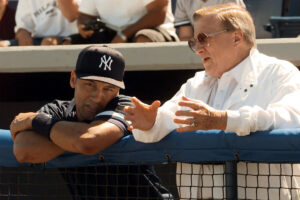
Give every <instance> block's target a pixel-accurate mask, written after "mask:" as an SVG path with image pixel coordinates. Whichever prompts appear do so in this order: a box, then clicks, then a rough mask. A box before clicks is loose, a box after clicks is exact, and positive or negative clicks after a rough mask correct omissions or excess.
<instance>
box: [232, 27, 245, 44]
mask: <svg viewBox="0 0 300 200" xmlns="http://www.w3.org/2000/svg"><path fill="white" fill-rule="evenodd" d="M243 40H244V34H243V32H242V31H241V30H236V31H235V32H234V39H233V41H234V46H237V45H238V44H239V43H241V42H242V41H243Z"/></svg>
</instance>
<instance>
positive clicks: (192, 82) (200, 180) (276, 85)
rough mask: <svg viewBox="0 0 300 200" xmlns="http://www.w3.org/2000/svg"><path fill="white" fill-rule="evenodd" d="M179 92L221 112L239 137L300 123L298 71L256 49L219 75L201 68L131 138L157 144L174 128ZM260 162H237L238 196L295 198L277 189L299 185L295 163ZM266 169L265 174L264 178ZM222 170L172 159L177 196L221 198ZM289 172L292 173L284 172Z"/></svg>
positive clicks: (296, 194) (293, 193)
mask: <svg viewBox="0 0 300 200" xmlns="http://www.w3.org/2000/svg"><path fill="white" fill-rule="evenodd" d="M182 96H186V97H188V98H192V99H197V100H201V101H203V102H205V103H207V104H209V105H210V106H212V107H214V108H215V109H220V110H226V111H227V115H228V120H227V128H226V131H232V132H235V133H237V135H240V136H246V135H249V134H250V132H255V131H261V130H269V129H279V128H299V127H300V103H299V99H300V72H299V71H298V69H297V68H296V67H295V66H294V65H292V64H291V63H289V62H287V61H283V60H279V59H276V58H274V57H269V56H266V55H264V54H261V53H259V52H258V50H256V49H252V50H251V52H250V55H249V56H248V57H247V58H246V59H245V60H243V61H242V62H241V63H239V64H238V65H237V66H235V67H234V68H233V69H231V70H230V71H228V72H226V73H224V74H223V75H222V77H221V78H219V79H217V78H213V77H210V76H208V75H206V74H205V72H198V73H196V75H195V76H194V77H193V78H191V79H189V80H188V81H187V82H186V83H185V84H184V85H182V87H181V89H180V90H179V91H178V92H177V94H176V95H175V96H174V97H173V98H172V99H171V100H169V101H167V102H166V103H165V104H164V105H163V106H162V107H160V108H159V111H158V114H157V117H156V121H155V124H154V126H153V127H152V129H151V130H149V131H140V130H133V135H134V138H135V139H136V140H137V141H141V142H146V143H150V142H157V141H160V140H161V139H162V138H164V137H165V136H166V135H168V134H169V133H170V132H171V131H173V130H174V129H176V128H177V127H178V125H176V124H175V123H174V122H173V119H174V117H175V114H174V113H175V112H176V111H177V110H180V109H186V108H182V107H180V106H178V101H179V100H181V97H182ZM246 165H247V167H246ZM259 166H260V167H259V168H257V164H256V163H253V164H251V163H245V162H239V163H238V174H239V175H238V198H239V199H248V198H249V199H255V198H259V199H266V200H267V199H272V200H277V199H278V200H279V199H300V191H299V189H292V190H289V189H279V188H280V187H284V188H299V186H300V180H299V178H298V177H299V176H300V166H299V165H298V164H293V165H292V164H271V165H269V164H263V163H260V164H259ZM292 169H293V170H292ZM245 170H246V171H245ZM268 170H269V172H270V174H269V175H268V176H263V174H264V172H266V171H268ZM292 172H293V173H292ZM248 173H251V174H257V176H256V177H257V179H256V177H255V176H248ZM213 174H214V175H213ZM223 174H224V168H223V166H222V165H202V164H201V165H196V164H189V163H177V175H176V182H177V186H178V192H179V195H180V198H188V199H190V198H192V199H197V198H203V199H207V198H208V199H209V198H212V197H214V198H221V199H222V198H224V195H225V191H224V187H223V186H224V179H223ZM280 174H282V175H283V176H281V178H279V176H278V175H280ZM291 174H293V175H296V176H284V175H291ZM268 183H270V184H271V187H273V186H274V188H271V189H270V190H268V191H267V189H262V188H260V189H259V190H258V192H256V190H255V187H258V186H266V185H268ZM213 185H214V186H215V187H214V188H213V190H212V186H213ZM216 186H217V187H216ZM246 186H247V187H246ZM245 187H246V188H245ZM251 187H253V188H251ZM244 188H245V189H244ZM268 195H269V196H268Z"/></svg>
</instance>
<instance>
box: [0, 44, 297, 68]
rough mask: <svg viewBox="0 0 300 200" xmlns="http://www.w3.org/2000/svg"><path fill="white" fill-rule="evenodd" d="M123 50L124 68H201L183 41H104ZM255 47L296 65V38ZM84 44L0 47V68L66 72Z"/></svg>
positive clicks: (196, 58)
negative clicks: (122, 42) (141, 42)
mask: <svg viewBox="0 0 300 200" xmlns="http://www.w3.org/2000/svg"><path fill="white" fill-rule="evenodd" d="M108 46H111V47H113V48H116V49H118V50H119V51H121V52H122V53H123V55H124V56H125V59H126V70H127V71H146V70H185V69H203V66H202V64H201V60H200V58H199V56H198V55H196V54H193V53H192V52H191V50H190V49H189V48H188V45H187V42H177V43H147V44H137V43H126V44H108ZM257 46H258V49H259V50H260V51H261V52H263V53H265V54H267V55H270V56H275V57H278V58H281V59H285V60H289V61H291V62H292V63H294V64H295V65H296V66H300V53H299V52H300V39H297V38H289V39H260V40H257ZM84 47H86V45H72V46H31V47H8V48H0V72H2V73H4V72H6V73H14V72H20V73H23V72H24V73H25V72H69V71H72V70H73V69H74V66H75V64H76V58H77V56H78V54H79V52H80V50H81V49H82V48H84Z"/></svg>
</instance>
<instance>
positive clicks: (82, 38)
mask: <svg viewBox="0 0 300 200" xmlns="http://www.w3.org/2000/svg"><path fill="white" fill-rule="evenodd" d="M79 12H80V13H79V18H78V30H79V33H80V35H79V36H78V37H72V43H74V44H80V43H123V42H165V41H166V42H169V41H177V40H178V37H177V35H176V33H175V28H174V16H173V14H172V10H171V2H170V1H169V0H130V1H124V0H110V1H106V0H84V1H81V4H80V6H79ZM97 17H100V19H101V20H102V21H103V22H104V23H105V26H106V28H105V29H101V31H98V30H86V29H87V27H86V24H87V23H89V22H92V21H95V20H96V19H97Z"/></svg>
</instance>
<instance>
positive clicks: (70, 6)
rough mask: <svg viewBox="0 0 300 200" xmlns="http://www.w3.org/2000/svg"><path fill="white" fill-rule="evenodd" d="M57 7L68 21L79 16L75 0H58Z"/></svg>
mask: <svg viewBox="0 0 300 200" xmlns="http://www.w3.org/2000/svg"><path fill="white" fill-rule="evenodd" d="M58 7H59V9H60V10H61V12H62V14H63V15H64V16H65V17H66V18H67V19H68V21H69V22H73V21H75V20H76V19H77V18H78V16H79V12H78V7H79V6H78V3H77V2H76V1H75V0H58Z"/></svg>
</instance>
